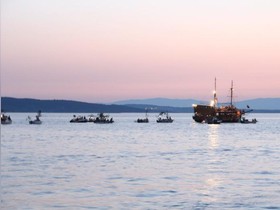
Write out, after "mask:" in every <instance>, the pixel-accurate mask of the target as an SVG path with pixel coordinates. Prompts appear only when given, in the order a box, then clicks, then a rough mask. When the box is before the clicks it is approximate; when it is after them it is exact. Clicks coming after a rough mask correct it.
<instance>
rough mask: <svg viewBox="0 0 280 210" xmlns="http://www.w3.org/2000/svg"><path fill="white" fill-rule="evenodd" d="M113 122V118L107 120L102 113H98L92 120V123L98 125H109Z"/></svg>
mask: <svg viewBox="0 0 280 210" xmlns="http://www.w3.org/2000/svg"><path fill="white" fill-rule="evenodd" d="M113 122H114V120H113V118H109V115H105V114H104V113H102V112H101V113H99V114H98V115H97V117H96V118H95V120H94V123H98V124H109V123H113Z"/></svg>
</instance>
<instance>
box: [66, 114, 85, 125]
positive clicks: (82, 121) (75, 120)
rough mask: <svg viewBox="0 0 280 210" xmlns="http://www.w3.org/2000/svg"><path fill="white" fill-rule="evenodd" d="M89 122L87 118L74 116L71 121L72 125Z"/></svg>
mask: <svg viewBox="0 0 280 210" xmlns="http://www.w3.org/2000/svg"><path fill="white" fill-rule="evenodd" d="M86 122H88V120H87V119H86V117H85V116H76V115H73V119H71V120H70V123H86Z"/></svg>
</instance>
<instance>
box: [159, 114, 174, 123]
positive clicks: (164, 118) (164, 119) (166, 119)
mask: <svg viewBox="0 0 280 210" xmlns="http://www.w3.org/2000/svg"><path fill="white" fill-rule="evenodd" d="M173 121H174V120H173V119H172V118H171V117H170V116H169V115H168V112H160V113H159V115H158V118H157V123H172V122H173Z"/></svg>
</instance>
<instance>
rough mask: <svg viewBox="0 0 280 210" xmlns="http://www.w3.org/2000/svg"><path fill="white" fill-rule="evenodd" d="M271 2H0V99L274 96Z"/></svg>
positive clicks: (279, 60) (275, 16)
mask: <svg viewBox="0 0 280 210" xmlns="http://www.w3.org/2000/svg"><path fill="white" fill-rule="evenodd" d="M279 11H280V1H279V0H227V1H225V0H211V1H210V0H118V1H116V0H2V1H1V95H2V96H11V97H19V98H22V97H24V98H38V99H71V100H81V101H87V102H113V101H116V100H123V99H141V98H152V97H166V98H193V99H198V100H208V99H209V98H211V97H212V90H213V86H214V78H215V77H217V93H218V96H219V98H221V100H226V98H227V96H228V95H229V92H228V90H229V88H230V84H231V80H233V81H234V85H235V94H236V96H237V98H236V100H243V99H251V98H260V97H280V12H279Z"/></svg>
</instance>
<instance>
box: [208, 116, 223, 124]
mask: <svg viewBox="0 0 280 210" xmlns="http://www.w3.org/2000/svg"><path fill="white" fill-rule="evenodd" d="M206 122H207V124H221V123H222V120H219V119H218V118H217V117H210V118H207V119H206Z"/></svg>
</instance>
